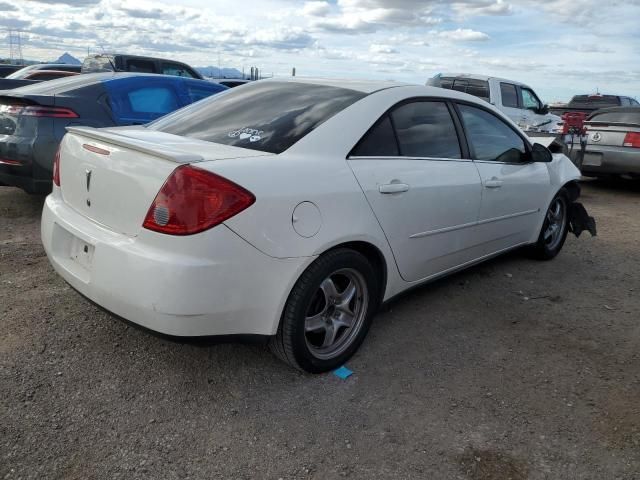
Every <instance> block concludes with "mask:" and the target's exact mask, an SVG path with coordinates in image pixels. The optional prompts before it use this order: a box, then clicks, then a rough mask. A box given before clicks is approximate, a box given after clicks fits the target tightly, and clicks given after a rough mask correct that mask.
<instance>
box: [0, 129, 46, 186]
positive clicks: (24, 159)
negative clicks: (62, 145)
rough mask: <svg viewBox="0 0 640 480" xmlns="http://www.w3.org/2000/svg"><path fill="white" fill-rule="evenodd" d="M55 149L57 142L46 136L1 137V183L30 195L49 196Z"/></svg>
mask: <svg viewBox="0 0 640 480" xmlns="http://www.w3.org/2000/svg"><path fill="white" fill-rule="evenodd" d="M58 145H59V140H57V139H55V138H52V137H49V136H36V137H33V138H23V137H17V136H13V135H4V136H2V135H0V183H3V184H5V185H11V186H14V187H19V188H22V189H23V190H26V191H27V192H29V193H48V192H50V191H51V175H52V170H53V157H54V156H55V153H56V149H57V148H58ZM7 160H8V162H7ZM9 162H10V163H9Z"/></svg>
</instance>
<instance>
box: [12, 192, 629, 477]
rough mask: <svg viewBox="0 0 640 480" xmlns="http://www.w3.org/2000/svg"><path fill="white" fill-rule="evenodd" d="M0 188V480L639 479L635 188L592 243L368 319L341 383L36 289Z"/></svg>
mask: <svg viewBox="0 0 640 480" xmlns="http://www.w3.org/2000/svg"><path fill="white" fill-rule="evenodd" d="M42 201H43V199H42V198H39V197H31V196H28V195H26V194H24V193H22V192H21V191H19V190H16V189H12V188H8V187H0V478H4V479H18V478H23V479H24V478H33V479H48V478H56V479H111V478H114V479H115V478H122V479H138V478H148V479H177V478H191V479H212V478H225V479H227V478H228V479H253V478H259V479H262V478H265V479H276V480H277V479H283V480H284V479H293V478H299V479H307V478H313V479H334V478H343V477H350V478H362V479H471V480H490V479H491V480H508V479H511V480H524V479H553V480H555V479H594V480H609V479H612V480H613V479H620V480H622V479H625V480H631V479H640V296H639V293H640V274H639V272H640V246H639V245H640V184H625V183H620V184H607V183H600V182H585V184H584V186H583V202H584V204H585V205H586V206H587V209H588V210H589V211H590V213H591V214H592V215H594V216H595V217H596V219H597V221H598V227H599V236H598V237H596V238H590V237H589V236H588V234H585V235H584V236H583V237H581V238H580V239H576V238H574V237H570V238H569V239H568V240H567V244H566V246H565V248H564V250H563V252H562V253H561V254H560V256H559V257H558V258H556V259H555V260H554V261H552V262H543V263H540V262H536V261H533V260H529V259H527V258H525V257H523V256H522V255H521V254H519V253H517V252H516V253H513V254H510V255H507V256H505V257H502V258H499V259H497V260H493V261H491V262H489V263H485V264H483V265H480V266H478V267H475V268H472V269H470V270H468V271H466V272H463V273H460V274H457V275H455V276H452V277H449V278H447V279H444V280H441V281H438V282H436V283H433V284H430V285H427V286H425V287H424V288H421V289H418V290H415V291H413V292H411V293H410V294H408V295H405V296H403V297H401V298H399V299H397V300H395V301H394V302H393V303H391V304H390V305H388V306H386V307H385V308H384V310H383V311H382V312H381V313H380V314H379V315H378V316H377V317H376V321H375V323H374V325H373V327H372V329H371V331H370V333H369V336H368V338H367V340H366V341H365V344H364V345H363V347H362V349H361V350H360V352H359V353H358V354H357V355H356V356H355V357H354V358H353V359H352V360H351V361H350V362H349V364H348V366H349V367H350V368H351V369H352V370H353V371H354V375H353V376H351V377H350V378H348V379H347V380H341V379H339V378H338V377H336V376H335V375H333V374H327V375H321V376H311V375H304V374H301V373H298V372H295V371H293V370H291V369H290V368H288V367H287V366H285V365H284V364H282V363H280V362H278V361H277V360H276V359H275V358H273V357H272V356H271V355H270V354H269V353H268V352H267V351H266V349H265V348H264V347H262V346H258V345H239V344H225V345H214V346H211V345H209V346H197V345H185V344H178V343H173V342H171V341H168V340H166V339H162V338H158V337H155V336H152V335H149V334H148V333H145V332H143V331H140V330H137V329H134V328H132V327H130V326H127V325H126V324H125V323H123V322H122V321H119V320H116V319H114V318H112V317H111V316H109V315H108V314H106V313H104V312H102V311H100V310H98V309H97V308H96V307H94V306H93V305H91V304H89V303H88V302H87V301H85V300H84V299H83V298H81V297H80V296H79V295H78V294H77V293H75V292H74V291H73V290H71V289H70V288H69V287H68V286H67V285H66V284H65V283H64V282H63V281H62V280H61V279H60V278H59V277H58V276H57V275H56V274H55V273H54V272H53V270H52V269H51V267H50V266H49V264H48V261H47V258H46V256H45V254H44V251H43V249H42V247H41V245H40V240H39V217H40V209H41V207H42Z"/></svg>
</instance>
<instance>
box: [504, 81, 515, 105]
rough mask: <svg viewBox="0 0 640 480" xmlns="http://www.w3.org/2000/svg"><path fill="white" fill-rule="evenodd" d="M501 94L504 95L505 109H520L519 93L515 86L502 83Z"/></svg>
mask: <svg viewBox="0 0 640 480" xmlns="http://www.w3.org/2000/svg"><path fill="white" fill-rule="evenodd" d="M500 94H501V95H502V106H503V107H511V108H518V91H517V89H516V86H515V85H512V84H510V83H501V84H500Z"/></svg>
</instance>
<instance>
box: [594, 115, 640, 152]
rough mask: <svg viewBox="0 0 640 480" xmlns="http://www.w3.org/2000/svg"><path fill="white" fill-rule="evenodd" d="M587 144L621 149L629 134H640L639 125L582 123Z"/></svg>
mask: <svg viewBox="0 0 640 480" xmlns="http://www.w3.org/2000/svg"><path fill="white" fill-rule="evenodd" d="M584 126H585V127H586V128H587V144H588V145H593V146H598V145H602V146H607V147H622V146H624V139H625V137H626V135H627V133H629V132H640V125H638V124H633V123H624V122H601V121H588V122H584Z"/></svg>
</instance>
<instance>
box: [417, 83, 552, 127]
mask: <svg viewBox="0 0 640 480" xmlns="http://www.w3.org/2000/svg"><path fill="white" fill-rule="evenodd" d="M427 85H431V86H434V87H441V88H448V89H450V90H457V91H459V92H466V93H468V94H470V95H474V96H476V97H479V98H482V99H483V100H486V101H487V102H489V103H490V104H492V105H495V106H496V107H497V108H498V109H500V110H502V112H503V113H504V114H505V115H507V116H508V117H509V118H511V120H513V121H514V122H516V123H517V124H518V125H519V126H520V128H522V129H523V130H525V131H533V132H549V133H560V132H561V131H562V123H561V122H562V119H561V118H560V117H559V116H557V115H554V114H552V113H549V106H548V105H546V104H544V103H542V102H541V101H540V98H539V97H538V95H536V92H534V91H533V89H532V88H531V87H529V86H527V85H525V84H524V83H520V82H514V81H513V80H507V79H505V78H497V77H488V76H483V75H471V74H467V73H440V74H438V75H436V76H435V77H433V78H430V79H429V80H428V81H427Z"/></svg>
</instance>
